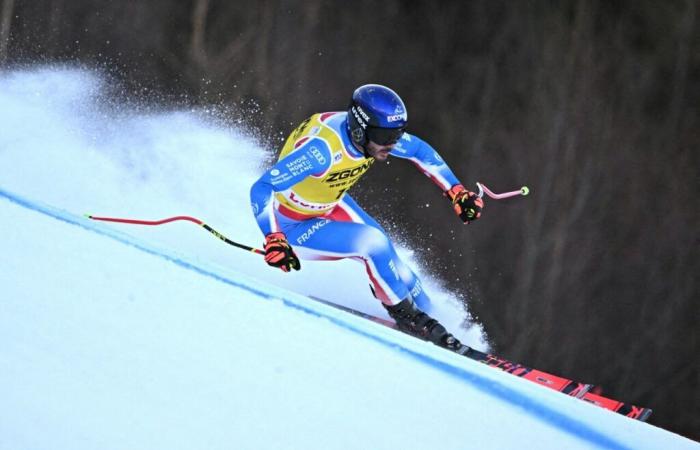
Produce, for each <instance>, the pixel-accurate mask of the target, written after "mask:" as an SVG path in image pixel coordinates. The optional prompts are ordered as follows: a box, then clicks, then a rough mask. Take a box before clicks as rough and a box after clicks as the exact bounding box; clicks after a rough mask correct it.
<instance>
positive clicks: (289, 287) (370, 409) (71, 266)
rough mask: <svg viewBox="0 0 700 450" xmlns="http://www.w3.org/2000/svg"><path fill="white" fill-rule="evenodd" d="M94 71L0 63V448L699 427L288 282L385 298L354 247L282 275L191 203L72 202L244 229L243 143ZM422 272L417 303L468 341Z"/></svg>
mask: <svg viewBox="0 0 700 450" xmlns="http://www.w3.org/2000/svg"><path fill="white" fill-rule="evenodd" d="M110 87H111V86H110V83H109V82H107V81H105V78H103V77H102V76H100V75H97V74H95V73H93V72H90V71H86V70H79V69H71V68H39V69H31V70H23V71H11V72H10V71H6V72H2V73H0V106H1V108H0V224H1V227H2V228H1V229H0V231H1V232H0V249H1V250H2V259H0V261H1V262H0V286H2V295H1V296H0V399H2V401H0V450H10V449H13V450H14V449H71V450H74V449H97V448H99V449H125V448H128V449H159V448H162V449H200V448H206V449H230V448H239V449H309V448H323V449H336V448H337V449H346V448H372V449H395V448H402V449H412V448H416V449H418V448H421V449H423V448H443V449H453V448H454V449H457V448H479V449H491V448H493V449H500V448H511V447H518V448H523V446H525V447H526V448H538V449H545V448H551V449H562V448H566V449H585V448H615V449H623V448H629V449H632V448H634V449H640V448H641V449H645V448H658V449H670V448H674V449H684V448H696V449H697V448H698V447H699V446H698V445H697V444H695V443H693V442H691V441H689V440H687V439H684V438H682V437H680V436H677V435H675V434H672V433H669V432H667V431H664V430H661V429H659V428H656V427H653V426H651V425H649V424H644V423H640V422H636V421H633V420H630V419H627V418H625V417H622V416H619V415H617V414H614V413H610V412H608V411H605V410H602V409H600V408H597V407H594V406H591V405H588V404H585V403H584V402H581V401H578V400H575V399H572V398H568V397H566V396H564V395H561V394H558V393H555V392H553V391H550V390H547V389H544V388H542V387H539V386H536V385H534V384H532V383H529V382H527V381H524V380H521V379H518V378H516V377H514V376H511V375H508V374H504V373H502V372H499V371H497V370H494V369H491V368H488V367H486V366H483V365H480V364H478V363H476V362H473V361H470V360H467V359H465V358H463V357H460V356H458V355H454V354H451V353H449V352H446V351H444V350H442V349H439V348H437V347H435V346H433V345H431V344H428V343H425V342H421V341H418V340H416V339H413V338H410V337H408V336H405V335H403V334H401V333H398V332H395V331H393V330H390V329H387V328H385V327H382V326H381V325H377V324H374V323H372V322H369V321H366V320H364V319H361V318H357V317H354V316H350V315H348V314H347V313H344V312H342V311H338V310H336V309H334V308H331V307H329V306H325V305H322V304H319V303H318V302H315V301H312V300H309V299H308V298H307V297H306V296H307V295H314V296H318V297H323V298H327V299H332V300H334V301H337V302H339V303H342V304H345V305H350V306H353V307H355V308H357V309H361V310H363V311H366V312H369V313H373V314H376V315H383V314H384V312H383V310H382V309H381V307H379V305H378V304H377V301H376V300H375V299H373V298H372V297H371V294H370V293H369V290H368V289H367V288H366V286H367V282H366V280H365V274H364V270H363V267H362V266H360V265H358V264H356V263H353V262H350V261H343V262H335V263H306V264H305V265H304V270H302V271H301V272H298V273H291V274H283V273H281V272H280V271H275V270H272V269H269V268H268V267H267V266H266V265H265V264H264V263H263V261H262V260H261V258H260V257H259V256H257V255H254V254H252V253H248V252H244V251H241V250H238V249H235V248H233V247H229V246H226V245H225V244H223V243H222V242H221V241H219V240H217V239H215V238H213V237H212V235H211V234H209V233H207V232H206V231H204V230H202V229H198V228H197V226H196V225H194V224H192V223H186V222H177V223H172V224H168V225H163V226H158V227H139V226H134V225H116V224H105V223H97V222H93V221H90V220H88V219H86V218H84V217H83V216H82V214H83V213H92V214H96V215H112V216H122V217H134V218H143V219H160V218H164V217H169V216H174V215H183V214H184V215H191V216H195V217H199V218H200V219H202V220H204V221H205V222H207V223H209V224H210V225H211V226H213V227H214V228H216V229H217V230H219V231H221V232H223V233H224V234H226V235H227V236H229V237H230V238H232V239H234V240H237V241H241V242H244V243H250V244H251V245H256V244H257V243H259V242H260V240H261V236H260V233H259V231H258V230H257V228H256V226H255V223H254V220H253V218H252V215H251V213H250V211H249V209H250V208H249V205H248V189H249V187H250V185H251V183H252V182H253V181H254V179H255V178H256V177H257V176H258V175H259V174H260V173H261V171H262V170H263V169H264V165H265V158H266V156H267V155H266V153H265V151H264V150H263V149H262V148H261V146H260V145H259V144H258V143H256V141H255V140H254V139H251V138H250V137H248V136H247V135H246V133H243V132H241V131H240V130H236V129H231V128H229V127H225V126H223V125H216V124H215V121H213V120H209V119H211V117H209V116H208V114H207V113H206V111H202V110H198V111H167V112H164V111H161V112H154V111H153V110H152V111H151V112H143V108H135V107H134V106H130V105H132V104H133V103H127V102H122V101H120V100H118V97H115V95H114V92H113V89H110ZM115 98H117V99H116V100H115ZM139 111H141V112H139ZM401 253H402V254H403V255H405V257H407V258H408V259H409V260H410V259H411V251H410V248H402V249H401ZM412 264H414V266H415V264H416V263H415V262H414V261H412ZM419 271H420V272H421V273H422V274H423V278H424V281H425V283H424V284H425V285H426V286H427V289H428V290H429V292H431V293H432V294H433V295H432V296H433V298H434V301H435V315H436V316H438V317H439V318H440V319H441V320H442V321H443V322H445V323H447V324H448V327H449V328H451V329H453V330H454V331H456V333H457V334H458V335H459V337H460V338H462V339H463V340H464V341H466V342H467V343H469V344H470V345H472V346H474V347H476V348H480V349H485V348H486V347H487V344H486V341H485V338H484V336H483V333H482V332H481V330H480V328H479V327H478V326H471V327H462V326H461V325H462V322H463V320H464V318H465V316H466V315H467V313H466V312H465V311H463V310H462V309H461V308H462V307H461V304H460V302H459V301H458V300H457V299H456V297H455V296H454V295H453V294H452V293H450V292H449V291H446V290H445V289H444V288H442V287H441V285H440V283H439V282H438V281H437V280H435V279H433V278H432V277H431V276H430V273H429V271H427V270H424V269H420V268H419ZM310 280H313V282H312V283H310ZM319 280H320V281H319Z"/></svg>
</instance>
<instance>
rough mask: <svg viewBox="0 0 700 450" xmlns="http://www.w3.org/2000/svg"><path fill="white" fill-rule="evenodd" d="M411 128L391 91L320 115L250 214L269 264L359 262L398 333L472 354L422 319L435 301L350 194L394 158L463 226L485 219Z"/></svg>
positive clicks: (259, 185) (267, 181)
mask: <svg viewBox="0 0 700 450" xmlns="http://www.w3.org/2000/svg"><path fill="white" fill-rule="evenodd" d="M407 123H408V114H407V111H406V107H405V105H404V103H403V101H402V100H401V98H400V97H399V96H398V95H397V94H396V93H395V92H394V91H393V90H391V89H389V88H388V87H385V86H381V85H378V84H367V85H364V86H360V87H359V88H357V89H356V90H355V92H354V93H353V95H352V101H351V104H350V106H349V109H348V111H347V112H344V111H343V112H325V113H319V114H314V115H313V116H311V117H309V118H308V119H306V120H305V121H303V122H302V123H301V124H300V125H299V126H298V127H297V128H296V129H295V130H294V131H293V132H292V133H291V134H290V136H289V137H288V138H287V141H286V143H285V144H284V147H283V148H282V152H281V154H280V157H279V160H278V162H277V163H276V164H275V165H274V166H273V167H272V168H270V169H269V170H268V171H267V172H265V173H264V174H263V175H262V176H261V177H260V179H258V180H257V181H256V182H255V183H254V184H253V186H252V188H251V192H250V197H251V203H252V208H253V213H254V214H255V218H256V220H257V222H258V225H259V226H260V229H261V230H262V232H263V234H264V235H265V243H264V249H265V261H266V262H267V264H269V265H270V266H273V267H278V268H280V269H282V270H283V271H285V272H288V271H290V270H292V269H294V270H299V269H300V268H301V263H300V261H299V259H307V260H337V259H342V258H352V259H355V260H358V261H360V262H362V263H364V264H365V267H366V270H367V274H368V275H369V279H370V282H371V284H370V286H371V288H372V292H373V294H374V295H375V297H377V298H378V299H379V300H381V302H382V304H383V306H384V307H385V308H386V310H387V311H388V313H389V315H390V316H391V317H392V318H393V319H394V320H395V321H396V323H397V325H398V327H399V329H400V330H402V331H404V332H406V333H408V334H411V335H413V336H416V337H419V338H421V339H424V340H427V341H430V342H432V343H434V344H436V345H439V346H441V347H445V348H448V349H450V350H453V351H458V352H461V349H468V347H466V346H464V345H462V344H461V343H460V342H459V341H458V340H457V339H456V338H455V337H454V336H452V334H450V333H449V332H447V330H445V327H444V326H442V325H441V324H440V323H439V322H438V321H437V320H435V319H433V318H432V317H430V316H429V315H427V314H426V313H425V312H424V311H423V310H425V309H427V308H428V306H429V304H430V299H429V298H428V295H427V294H426V293H425V291H424V290H423V287H422V286H421V283H420V280H419V279H418V277H417V276H416V274H415V273H414V272H413V271H412V270H411V269H410V268H409V267H408V266H407V265H406V264H405V263H404V262H403V261H402V260H401V259H400V258H399V257H398V255H397V254H396V250H395V249H394V246H393V244H392V243H391V241H390V240H389V238H388V236H387V233H386V232H385V231H384V229H383V228H382V227H381V226H380V225H379V224H378V223H377V222H376V221H375V220H374V219H373V218H372V217H371V216H369V215H368V214H367V213H366V212H365V211H364V210H363V209H362V208H360V206H359V205H358V204H357V203H356V202H355V200H353V199H352V197H351V196H350V195H349V194H348V193H347V191H348V189H350V187H352V186H353V185H354V184H355V183H356V182H357V181H358V180H359V179H360V177H361V176H362V175H364V174H365V172H367V170H368V169H369V168H370V167H371V166H372V164H373V163H374V162H375V161H385V160H386V159H387V158H388V157H389V156H395V157H397V158H402V159H407V160H409V161H411V162H413V163H414V164H415V165H416V166H417V167H418V169H419V170H420V171H422V172H423V173H424V174H425V175H427V176H428V177H430V179H431V180H432V181H433V182H434V183H435V184H437V185H438V187H439V188H440V189H441V190H442V191H443V192H444V193H445V196H446V197H448V198H449V200H450V201H451V202H452V206H453V208H454V211H455V212H456V213H457V215H458V216H459V217H460V219H462V221H463V222H464V223H469V222H471V221H473V220H476V219H478V218H479V216H480V215H481V210H482V208H483V206H484V204H483V200H482V199H481V198H480V197H478V196H477V195H476V194H475V193H473V192H470V191H468V190H467V189H465V188H464V186H462V184H460V182H459V181H458V180H457V178H456V177H455V175H454V174H453V172H452V171H451V170H450V168H449V167H448V166H447V164H446V163H445V162H444V161H443V159H442V158H441V157H440V155H439V154H438V153H437V152H436V151H435V150H434V149H433V148H432V147H431V146H430V145H429V144H428V143H426V142H425V141H423V140H421V139H420V138H418V137H416V136H414V135H412V134H409V133H406V132H405V129H406V125H407Z"/></svg>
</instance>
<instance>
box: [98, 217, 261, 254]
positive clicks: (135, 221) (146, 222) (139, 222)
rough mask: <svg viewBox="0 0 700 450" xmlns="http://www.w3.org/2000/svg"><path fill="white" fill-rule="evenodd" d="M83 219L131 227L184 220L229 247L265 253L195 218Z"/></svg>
mask: <svg viewBox="0 0 700 450" xmlns="http://www.w3.org/2000/svg"><path fill="white" fill-rule="evenodd" d="M85 217H87V218H88V219H91V220H101V221H103V222H118V223H128V224H132V225H163V224H164V223H169V222H175V221H177V220H185V221H188V222H193V223H196V224H197V225H199V226H201V227H202V228H204V229H205V230H207V231H208V232H210V233H211V234H213V235H214V236H216V237H218V238H219V239H221V240H222V241H224V242H226V243H227V244H229V245H233V246H234V247H238V248H242V249H243V250H248V251H249V252H253V253H257V254H258V255H264V254H265V252H264V251H262V250H260V249H258V248H254V247H249V246H247V245H244V244H239V243H238V242H234V241H232V240H231V239H229V238H227V237H226V236H224V235H223V234H221V233H219V232H218V231H216V230H215V229H213V228H212V227H210V226H209V225H207V224H206V223H204V222H202V221H201V220H199V219H197V218H196V217H190V216H175V217H168V218H167V219H161V220H139V219H123V218H118V217H98V216H93V215H92V214H85Z"/></svg>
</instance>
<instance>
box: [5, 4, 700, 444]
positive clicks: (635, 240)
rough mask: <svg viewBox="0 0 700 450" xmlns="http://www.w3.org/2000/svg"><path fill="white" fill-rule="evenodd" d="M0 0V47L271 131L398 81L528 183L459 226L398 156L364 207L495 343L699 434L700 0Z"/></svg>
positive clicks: (472, 157)
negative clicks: (226, 110) (79, 67)
mask: <svg viewBox="0 0 700 450" xmlns="http://www.w3.org/2000/svg"><path fill="white" fill-rule="evenodd" d="M0 2H1V3H2V7H1V8H0V64H5V65H6V67H10V66H11V65H12V64H18V63H28V62H29V63H36V62H49V61H80V62H82V63H86V64H91V65H95V66H97V67H105V68H108V69H109V70H111V71H113V72H114V73H116V74H117V75H118V76H119V77H120V78H122V79H123V80H124V83H125V84H127V85H128V86H130V88H131V89H133V91H134V92H157V93H159V95H161V98H162V99H165V100H167V101H171V100H172V101H173V102H181V101H186V102H189V103H199V104H211V103H214V104H219V105H229V106H233V107H235V108H236V110H238V111H240V114H241V115H242V117H243V119H244V120H245V121H246V122H248V123H249V124H251V125H253V126H255V127H257V128H258V129H259V130H260V131H261V133H262V134H263V135H265V136H267V137H268V140H267V142H268V144H267V145H269V146H270V148H274V147H275V146H277V145H279V144H280V143H281V142H282V139H283V138H284V136H285V135H286V134H287V133H288V132H289V131H291V130H292V129H293V127H294V126H295V125H296V124H297V123H298V122H300V121H301V120H303V119H304V118H305V117H306V116H308V115H310V114H311V113H312V112H316V111H324V110H337V109H344V108H345V107H346V105H347V103H348V99H349V95H350V93H351V92H352V90H353V89H354V88H355V87H356V86H358V85H360V84H364V83H367V82H378V83H383V84H387V85H389V86H391V87H393V88H394V89H395V90H397V91H398V92H399V93H400V94H401V95H402V96H403V97H404V100H405V101H406V103H407V106H408V108H409V117H410V129H411V131H412V132H414V133H415V134H418V135H419V136H421V137H423V138H425V139H426V140H428V141H429V142H431V143H432V144H433V145H434V146H435V147H436V148H437V149H438V150H439V151H440V152H441V154H442V155H443V157H445V159H446V160H447V161H448V162H449V163H450V165H451V166H452V168H453V169H454V171H455V172H456V173H457V175H458V176H459V177H460V179H461V180H463V182H464V183H468V184H470V186H473V182H475V181H483V182H484V183H486V184H488V185H489V186H491V187H492V188H494V189H496V190H507V189H508V190H509V189H511V188H516V187H519V186H520V185H521V184H527V185H529V186H530V188H531V191H532V194H531V195H530V196H529V197H527V198H524V199H523V198H520V199H512V200H507V201H501V202H495V201H491V202H488V201H487V207H486V209H485V211H484V216H483V220H481V221H480V222H478V223H475V224H473V225H469V226H468V227H463V226H462V225H461V224H459V223H458V221H457V219H456V218H455V217H453V213H452V212H451V211H450V209H449V207H448V206H447V205H446V203H445V200H443V199H441V198H440V195H439V193H438V192H436V191H435V189H433V188H432V187H430V186H431V185H430V182H429V181H428V180H427V179H424V178H422V177H420V178H418V177H417V176H416V174H417V172H416V171H415V169H414V168H412V167H406V166H405V165H402V164H400V163H392V164H390V165H388V166H386V167H377V168H375V169H374V170H373V171H372V174H371V175H370V176H369V177H366V179H365V180H363V184H362V186H361V187H359V188H356V192H354V195H355V196H356V197H357V198H358V199H359V200H360V201H361V203H362V204H363V205H364V206H365V207H366V209H367V210H368V211H369V212H371V213H373V214H376V215H377V216H379V217H381V218H382V220H383V222H384V223H385V224H387V226H388V227H389V228H390V229H391V230H392V231H394V232H395V233H397V234H399V235H401V236H403V237H405V238H407V239H411V240H419V241H420V242H423V246H422V247H421V248H419V252H420V256H421V258H422V259H423V260H424V261H425V263H426V264H427V265H428V266H430V267H432V271H433V272H435V273H437V274H440V275H441V276H442V278H443V279H444V280H445V282H446V283H447V284H448V285H449V286H450V287H451V288H453V289H456V290H459V291H460V292H462V293H464V294H465V298H466V300H465V301H467V302H468V303H469V308H470V310H471V311H472V312H473V313H474V315H475V316H476V318H477V319H478V320H479V321H480V322H482V323H483V325H484V327H485V329H486V331H487V333H488V335H489V336H490V337H491V339H492V340H493V344H494V346H495V348H496V350H497V351H498V352H499V353H501V354H503V355H507V356H508V357H510V358H513V359H515V360H520V361H523V362H527V363H528V364H530V365H533V366H537V367H540V368H542V369H545V370H550V371H553V372H556V373H561V374H575V375H576V377H578V378H581V379H585V380H590V382H594V383H598V384H602V385H603V386H605V387H606V391H605V392H606V393H608V394H610V395H611V396H615V397H618V398H622V399H625V400H631V401H634V402H637V403H639V404H643V405H646V406H650V407H653V408H654V409H655V415H654V416H652V422H653V423H656V424H658V425H660V426H663V427H665V428H667V429H670V430H673V431H676V432H680V433H682V434H684V435H686V436H690V437H692V438H694V439H700V434H699V433H700V400H699V399H698V398H699V396H698V395H697V392H698V389H699V388H700V367H699V366H700V357H699V356H698V355H700V342H699V334H700V305H699V301H700V298H699V295H698V281H697V279H698V274H700V258H699V257H698V250H699V249H700V245H699V244H700V242H699V239H698V230H699V227H698V225H699V224H700V220H699V218H700V217H699V214H698V210H699V208H698V204H699V202H698V201H697V199H696V198H695V196H696V195H697V194H698V192H700V184H699V183H698V169H699V168H700V164H699V163H700V156H699V154H700V153H699V152H698V146H699V144H700V115H699V113H700V32H699V31H698V30H699V29H700V27H699V25H698V15H699V14H700V12H699V10H700V3H699V2H698V0H667V1H663V2H661V1H656V0H637V1H621V0H620V1H583V0H582V1H573V0H570V1H545V0H542V1H537V0H533V1H527V2H507V1H472V2H462V1H444V2H427V1H426V2H420V1H408V0H404V1H399V0H387V1H384V2H373V1H369V0H357V1H353V2H344V1H329V2H319V1H299V0H289V1H269V0H259V1H239V2H228V1H223V0H190V1H178V0H150V1H142V2H130V1H125V0H124V1H117V0H112V1H110V0H0ZM224 200H225V199H222V201H224ZM396 224H400V226H396ZM406 227H409V228H408V229H406Z"/></svg>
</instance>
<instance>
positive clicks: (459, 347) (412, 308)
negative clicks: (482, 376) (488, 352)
mask: <svg viewBox="0 0 700 450" xmlns="http://www.w3.org/2000/svg"><path fill="white" fill-rule="evenodd" d="M384 308H386V310H387V312H388V313H389V316H391V318H392V319H394V320H395V321H396V325H397V326H398V327H399V330H400V331H403V332H404V333H406V334H410V335H411V336H415V337H417V338H419V339H422V340H424V341H429V342H432V343H433V344H435V345H437V346H440V347H443V348H446V349H448V350H451V351H453V352H455V353H459V354H460V355H465V354H466V353H467V352H468V351H469V350H471V349H470V347H467V346H466V345H463V344H462V343H461V342H459V339H457V338H456V337H454V336H452V334H450V333H448V332H447V330H446V329H445V327H444V326H442V324H440V322H438V321H437V320H435V319H433V318H432V317H430V316H429V315H427V314H426V313H424V312H423V311H421V310H420V309H418V308H417V307H416V305H415V304H414V303H413V301H412V300H411V299H410V298H406V299H405V300H402V301H400V302H399V303H397V304H396V305H391V306H388V305H384Z"/></svg>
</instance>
